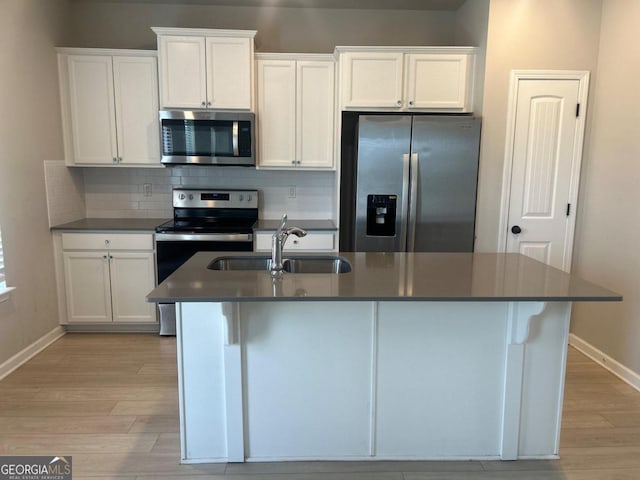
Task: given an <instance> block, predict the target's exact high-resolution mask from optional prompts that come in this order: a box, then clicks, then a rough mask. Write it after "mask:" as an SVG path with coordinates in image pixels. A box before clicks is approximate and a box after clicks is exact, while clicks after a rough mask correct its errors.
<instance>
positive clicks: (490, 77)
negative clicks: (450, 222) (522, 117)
mask: <svg viewBox="0 0 640 480" xmlns="http://www.w3.org/2000/svg"><path fill="white" fill-rule="evenodd" d="M601 6H602V0H538V1H535V2H532V1H530V0H491V4H490V9H489V28H488V36H487V58H486V68H485V79H484V82H485V83H484V98H483V107H482V115H483V123H482V139H481V151H480V171H479V184H478V211H477V221H476V234H477V237H478V239H477V242H476V249H477V250H478V251H484V252H493V251H496V249H497V247H498V235H499V232H498V225H499V219H500V197H501V192H502V169H503V166H504V154H505V137H506V128H507V125H506V120H507V104H508V95H509V75H510V73H511V70H514V69H523V70H524V69H557V70H589V71H591V72H592V73H594V72H595V70H596V65H597V60H598V41H599V35H600V12H601ZM592 80H593V81H594V82H595V81H596V78H595V76H594V77H592ZM587 118H589V117H587ZM587 121H589V120H587ZM588 133H589V131H588V130H587V135H588ZM503 233H504V232H503Z"/></svg>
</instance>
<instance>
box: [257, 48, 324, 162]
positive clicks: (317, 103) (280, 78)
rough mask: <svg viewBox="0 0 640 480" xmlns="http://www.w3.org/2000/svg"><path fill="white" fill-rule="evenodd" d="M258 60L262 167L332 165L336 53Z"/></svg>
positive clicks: (268, 56) (266, 55)
mask: <svg viewBox="0 0 640 480" xmlns="http://www.w3.org/2000/svg"><path fill="white" fill-rule="evenodd" d="M257 65H258V66H257V70H258V115H257V118H258V142H259V148H258V154H259V162H258V166H259V167H260V168H287V169H291V168H296V169H299V168H308V169H332V168H333V166H334V165H333V163H334V162H333V157H334V154H333V152H334V145H333V139H334V128H335V118H334V117H335V62H334V59H333V57H332V56H330V55H311V54H309V55H290V54H259V55H258V61H257Z"/></svg>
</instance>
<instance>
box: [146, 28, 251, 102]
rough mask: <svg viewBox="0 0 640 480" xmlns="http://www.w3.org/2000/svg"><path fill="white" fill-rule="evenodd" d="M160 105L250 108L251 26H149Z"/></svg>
mask: <svg viewBox="0 0 640 480" xmlns="http://www.w3.org/2000/svg"><path fill="white" fill-rule="evenodd" d="M153 31H154V32H155V33H156V34H157V35H158V57H159V69H160V104H161V106H162V108H217V109H239V110H252V109H253V95H252V92H253V38H254V36H255V34H256V32H255V31H253V30H211V29H183V28H153Z"/></svg>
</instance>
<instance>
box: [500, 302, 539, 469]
mask: <svg viewBox="0 0 640 480" xmlns="http://www.w3.org/2000/svg"><path fill="white" fill-rule="evenodd" d="M546 306H547V304H546V302H511V303H510V304H509V311H508V326H507V354H506V365H505V382H504V403H503V412H502V442H501V443H502V444H501V451H500V458H501V459H502V460H516V459H517V458H518V446H519V440H520V414H521V407H522V385H523V380H524V359H525V344H526V342H527V340H528V339H529V330H530V326H531V320H532V319H533V318H535V317H537V316H538V315H540V314H541V313H542V312H543V311H544V310H545V308H546Z"/></svg>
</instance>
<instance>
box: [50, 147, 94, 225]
mask: <svg viewBox="0 0 640 480" xmlns="http://www.w3.org/2000/svg"><path fill="white" fill-rule="evenodd" d="M44 179H45V187H46V190H47V210H48V213H49V226H54V225H61V224H63V223H67V222H73V221H74V220H80V219H81V218H84V217H85V215H86V204H85V196H84V190H85V188H84V176H83V174H82V171H81V170H79V169H73V168H67V166H66V165H65V164H64V162H63V161H61V160H45V162H44Z"/></svg>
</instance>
